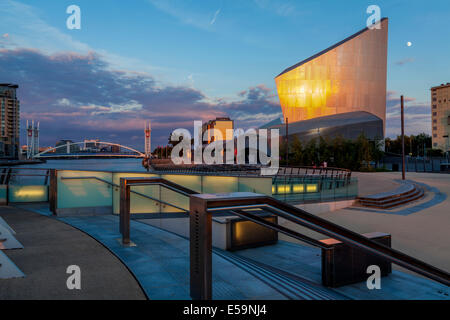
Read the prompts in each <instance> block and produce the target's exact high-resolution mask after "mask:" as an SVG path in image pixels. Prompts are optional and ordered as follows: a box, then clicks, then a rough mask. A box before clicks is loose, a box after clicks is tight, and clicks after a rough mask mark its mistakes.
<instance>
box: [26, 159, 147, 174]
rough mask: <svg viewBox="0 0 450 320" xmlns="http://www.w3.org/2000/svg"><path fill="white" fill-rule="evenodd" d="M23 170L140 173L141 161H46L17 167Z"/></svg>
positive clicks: (143, 170) (142, 169)
mask: <svg viewBox="0 0 450 320" xmlns="http://www.w3.org/2000/svg"><path fill="white" fill-rule="evenodd" d="M18 167H23V168H46V169H65V170H101V171H118V172H124V171H140V172H141V171H142V172H145V171H146V169H145V168H144V167H143V166H142V159H136V158H125V159H73V160H66V159H65V160H47V162H46V163H42V164H36V165H23V166H18Z"/></svg>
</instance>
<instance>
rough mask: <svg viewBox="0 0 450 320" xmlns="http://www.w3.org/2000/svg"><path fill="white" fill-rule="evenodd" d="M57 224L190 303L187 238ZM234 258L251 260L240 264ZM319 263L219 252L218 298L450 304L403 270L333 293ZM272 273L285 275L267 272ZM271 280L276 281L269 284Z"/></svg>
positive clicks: (167, 295) (95, 223) (294, 248)
mask: <svg viewBox="0 0 450 320" xmlns="http://www.w3.org/2000/svg"><path fill="white" fill-rule="evenodd" d="M35 209H37V210H39V212H40V213H41V214H48V210H46V209H43V208H41V209H38V208H35ZM45 218H46V217H45ZM46 219H48V218H46ZM52 219H53V220H56V219H59V220H61V221H64V222H65V223H67V224H70V225H71V226H73V227H75V228H78V229H80V230H82V231H84V232H86V233H87V234H89V235H91V236H92V237H94V238H95V239H97V240H98V241H100V242H101V243H102V244H104V245H105V246H107V247H108V248H109V249H110V250H111V251H112V252H113V253H114V254H115V255H116V256H117V257H118V258H119V259H121V260H122V261H123V262H124V263H125V264H126V265H127V267H128V268H129V269H130V271H131V272H132V273H133V274H134V276H135V277H136V279H138V281H139V282H140V284H141V286H142V287H143V289H144V291H145V293H146V295H147V296H148V297H149V298H150V299H190V297H189V256H188V255H189V242H188V240H186V239H185V238H183V237H180V236H177V235H175V234H172V233H170V232H167V231H164V230H161V229H159V228H156V227H153V226H150V225H147V224H145V223H142V222H139V221H131V240H132V241H133V242H134V243H135V244H136V246H134V247H123V246H122V245H121V243H120V242H119V238H120V234H119V232H118V217H117V216H112V215H106V216H83V217H61V218H56V219H55V218H52ZM330 220H331V219H330ZM68 228H70V227H69V226H68ZM16 231H17V230H16ZM369 231H374V230H369ZM381 231H384V230H381ZM321 238H323V236H322V237H321ZM394 239H395V238H394ZM394 243H395V242H394ZM394 246H395V245H394ZM215 251H217V250H215ZM233 255H237V256H238V257H242V258H243V259H247V260H242V261H240V262H238V259H236V258H233ZM226 256H228V258H227V257H226ZM249 262H250V263H249ZM320 264H321V258H320V250H318V249H316V248H309V247H307V246H304V245H297V244H293V243H287V242H284V241H280V242H279V243H278V244H276V245H272V246H265V247H260V248H253V249H247V250H242V251H238V252H235V253H227V254H226V255H222V254H218V253H217V252H215V253H214V254H213V299H232V300H247V299H250V300H252V299H286V295H285V294H282V293H281V292H280V291H282V290H288V289H289V290H291V292H292V289H293V288H294V291H295V290H297V289H295V288H303V289H302V290H303V291H296V292H294V293H297V292H298V293H299V296H300V295H301V293H306V292H309V293H311V292H312V291H311V290H315V292H316V293H320V294H321V295H328V296H330V297H335V298H338V299H340V298H342V299H347V298H354V299H445V300H448V299H449V296H448V294H449V292H448V288H447V287H445V286H443V285H440V284H437V283H435V282H433V281H431V280H427V279H422V278H420V277H417V276H415V275H409V274H405V273H403V272H400V271H394V273H393V274H392V275H391V276H389V277H386V278H383V279H382V290H368V289H367V287H366V284H365V283H359V284H354V285H349V286H344V287H341V288H339V289H335V290H330V289H328V288H324V287H322V286H321V271H320ZM260 268H263V269H260ZM264 268H266V269H264ZM269 268H272V270H279V271H280V272H281V273H279V274H277V273H276V271H275V273H273V272H272V273H268V272H267V270H269ZM258 270H260V271H258ZM261 272H265V273H266V276H265V277H261ZM283 272H287V273H289V274H291V275H293V276H298V278H299V279H300V282H296V283H295V284H293V285H291V286H289V287H286V286H285V287H284V289H283V288H280V285H279V284H277V282H279V281H280V277H281V276H280V275H281V274H282V273H283ZM268 278H273V279H272V281H270V279H268ZM301 279H304V281H303V280H301ZM283 281H284V282H291V283H292V278H286V277H284V278H283ZM277 286H278V288H277ZM317 289H320V290H319V291H321V292H319V291H318V290H317ZM299 298H302V297H299Z"/></svg>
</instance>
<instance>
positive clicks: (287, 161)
mask: <svg viewBox="0 0 450 320" xmlns="http://www.w3.org/2000/svg"><path fill="white" fill-rule="evenodd" d="M287 166H289V119H288V117H286V167H287Z"/></svg>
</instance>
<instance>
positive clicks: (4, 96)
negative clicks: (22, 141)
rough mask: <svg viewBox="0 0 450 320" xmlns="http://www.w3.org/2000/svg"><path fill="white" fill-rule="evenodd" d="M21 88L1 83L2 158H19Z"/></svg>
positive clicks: (0, 133) (0, 148) (0, 134)
mask: <svg viewBox="0 0 450 320" xmlns="http://www.w3.org/2000/svg"><path fill="white" fill-rule="evenodd" d="M18 87H19V86H18V85H16V84H10V83H0V157H1V158H12V159H17V158H18V157H19V137H20V103H19V100H18V99H17V96H16V89H17V88H18Z"/></svg>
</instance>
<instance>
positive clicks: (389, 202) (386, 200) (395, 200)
mask: <svg viewBox="0 0 450 320" xmlns="http://www.w3.org/2000/svg"><path fill="white" fill-rule="evenodd" d="M424 194H425V192H424V190H423V189H422V188H421V187H419V186H417V185H415V184H412V183H406V184H405V185H403V186H401V187H399V188H397V189H396V190H394V191H390V192H383V193H380V194H376V195H372V196H366V197H359V198H358V204H359V205H361V206H364V207H370V208H379V209H390V208H393V207H397V206H400V205H403V204H406V203H409V202H411V201H414V200H417V199H419V198H421V197H423V196H424Z"/></svg>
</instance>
